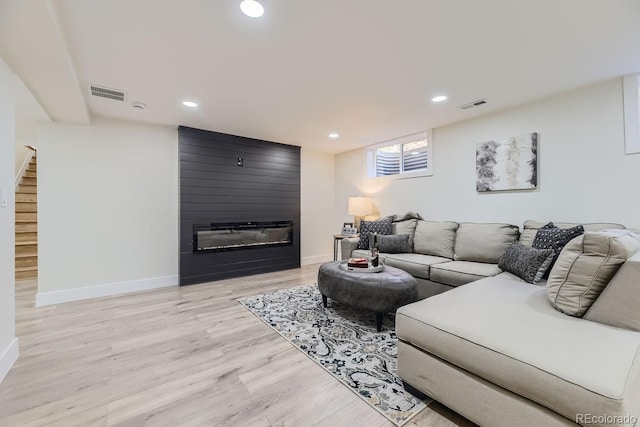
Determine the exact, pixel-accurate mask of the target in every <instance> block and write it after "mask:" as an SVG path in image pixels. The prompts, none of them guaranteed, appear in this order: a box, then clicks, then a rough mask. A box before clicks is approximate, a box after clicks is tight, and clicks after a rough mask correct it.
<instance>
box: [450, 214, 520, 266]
mask: <svg viewBox="0 0 640 427" xmlns="http://www.w3.org/2000/svg"><path fill="white" fill-rule="evenodd" d="M518 233H519V230H518V227H516V226H515V225H511V224H479V223H472V222H464V223H461V224H460V226H459V227H458V231H457V232H456V240H455V249H454V256H453V259H454V260H456V261H475V262H487V263H491V264H497V263H498V260H499V259H500V257H501V256H502V254H504V251H505V250H507V248H508V247H509V245H511V244H512V243H513V242H515V241H516V240H518Z"/></svg>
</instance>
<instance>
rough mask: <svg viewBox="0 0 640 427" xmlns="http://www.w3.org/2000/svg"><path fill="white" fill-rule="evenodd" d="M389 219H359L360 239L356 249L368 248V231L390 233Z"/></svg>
mask: <svg viewBox="0 0 640 427" xmlns="http://www.w3.org/2000/svg"><path fill="white" fill-rule="evenodd" d="M391 231H392V227H391V219H389V218H382V219H378V220H376V221H360V241H359V242H358V249H369V233H378V234H391Z"/></svg>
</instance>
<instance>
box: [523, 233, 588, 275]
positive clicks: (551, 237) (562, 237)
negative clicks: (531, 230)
mask: <svg viewBox="0 0 640 427" xmlns="http://www.w3.org/2000/svg"><path fill="white" fill-rule="evenodd" d="M582 234H584V227H583V226H581V225H578V226H575V227H571V228H558V227H556V226H554V225H553V223H552V222H550V223H549V224H547V225H545V226H544V227H542V228H541V229H539V230H538V232H537V233H536V237H535V238H534V239H533V244H532V245H531V246H532V247H534V248H536V249H553V251H554V252H555V256H554V258H553V260H552V261H551V265H550V266H549V269H548V270H547V272H546V273H545V274H544V276H543V278H545V279H546V278H548V277H549V273H550V272H551V267H553V264H555V262H556V260H557V259H558V256H560V252H562V248H564V246H565V245H566V244H567V243H569V242H570V241H571V240H573V239H574V238H576V237H578V236H580V235H582Z"/></svg>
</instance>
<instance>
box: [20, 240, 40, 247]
mask: <svg viewBox="0 0 640 427" xmlns="http://www.w3.org/2000/svg"><path fill="white" fill-rule="evenodd" d="M37 244H38V241H37V240H24V241H20V242H18V241H16V246H27V245H37Z"/></svg>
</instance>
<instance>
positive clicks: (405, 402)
mask: <svg viewBox="0 0 640 427" xmlns="http://www.w3.org/2000/svg"><path fill="white" fill-rule="evenodd" d="M238 301H239V302H240V303H241V304H242V305H244V306H245V307H246V308H248V309H249V310H251V311H252V312H253V313H254V314H255V315H256V316H258V318H260V319H262V320H263V321H264V322H265V323H266V324H267V325H269V326H271V327H272V328H273V329H275V330H276V331H277V332H278V333H279V334H280V335H282V336H283V337H284V338H286V339H287V340H288V341H289V342H290V343H291V344H293V345H294V346H295V347H296V348H298V349H299V350H300V351H302V352H304V353H305V354H306V355H307V356H308V357H310V358H311V359H312V360H313V361H315V362H316V363H318V364H319V365H320V366H322V367H323V368H324V369H326V370H327V371H329V372H330V373H331V374H333V375H334V376H335V377H337V378H338V379H339V380H340V381H342V383H343V384H345V385H346V386H347V387H349V388H350V389H351V390H352V391H353V392H355V393H356V394H357V395H358V396H360V397H361V398H362V399H364V400H365V401H366V402H367V403H369V404H370V405H371V406H373V407H374V408H375V409H376V410H378V411H379V412H380V413H382V414H383V415H384V416H386V417H387V418H388V419H389V420H390V421H391V422H393V423H394V424H396V425H398V426H401V425H403V424H404V423H406V422H407V421H408V420H409V419H411V418H412V417H413V416H414V415H416V414H417V413H418V412H420V411H421V410H423V409H424V408H426V407H427V405H428V404H429V403H430V402H423V401H421V400H419V399H417V398H416V397H414V396H413V395H411V394H409V393H408V392H406V391H405V390H404V387H403V385H402V380H401V379H400V378H399V377H398V376H397V372H398V364H397V350H398V347H397V341H398V339H397V338H396V334H395V330H394V328H393V325H392V322H391V321H390V320H388V319H386V318H385V320H384V322H385V323H384V327H383V330H382V332H376V326H375V315H374V313H373V312H368V311H362V310H358V309H353V308H351V307H348V306H346V305H343V304H340V303H338V302H336V301H333V300H331V299H330V300H329V307H328V308H326V309H325V308H324V307H323V306H322V296H321V295H320V292H319V291H318V288H317V286H316V285H307V286H300V287H297V288H291V289H282V290H279V291H276V292H271V293H267V294H264V295H256V296H252V297H246V298H241V299H239V300H238Z"/></svg>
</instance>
